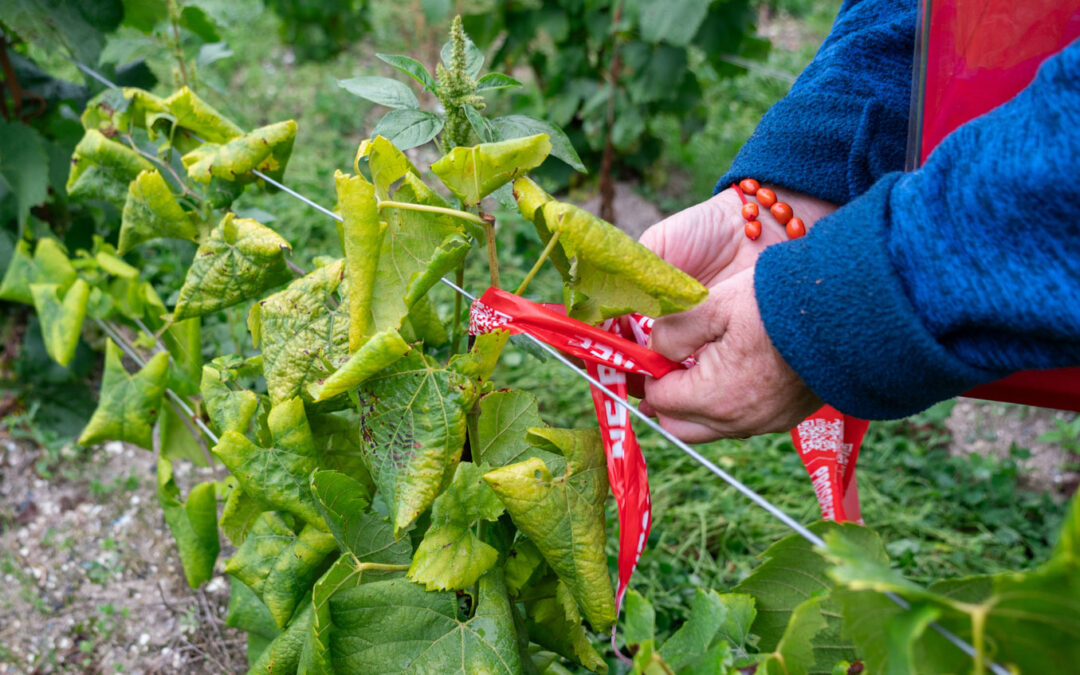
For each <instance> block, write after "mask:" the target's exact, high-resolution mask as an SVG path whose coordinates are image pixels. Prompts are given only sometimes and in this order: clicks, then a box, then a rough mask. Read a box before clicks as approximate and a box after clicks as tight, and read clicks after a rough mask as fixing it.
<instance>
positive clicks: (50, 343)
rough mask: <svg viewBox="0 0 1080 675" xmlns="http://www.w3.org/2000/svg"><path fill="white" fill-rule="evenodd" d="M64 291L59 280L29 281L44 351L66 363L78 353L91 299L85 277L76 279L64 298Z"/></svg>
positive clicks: (60, 362) (62, 363) (58, 360)
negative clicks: (38, 282)
mask: <svg viewBox="0 0 1080 675" xmlns="http://www.w3.org/2000/svg"><path fill="white" fill-rule="evenodd" d="M61 293H62V291H61V288H60V286H59V285H57V284H30V294H31V296H33V298H34V309H35V310H36V311H37V315H38V319H39V320H40V321H41V333H42V337H43V338H44V339H45V351H47V352H48V353H49V356H51V357H52V359H53V361H56V362H57V363H59V364H60V365H62V366H67V364H69V363H71V359H72V357H74V356H75V348H76V347H78V346H79V335H80V334H81V333H82V325H83V319H85V318H86V306H87V303H88V302H89V300H90V286H89V285H88V284H87V283H86V282H85V281H83V280H82V279H76V280H75V283H73V284H72V285H71V288H69V289H67V292H66V293H63V297H62V298H61Z"/></svg>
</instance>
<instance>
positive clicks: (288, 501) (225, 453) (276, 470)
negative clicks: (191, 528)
mask: <svg viewBox="0 0 1080 675" xmlns="http://www.w3.org/2000/svg"><path fill="white" fill-rule="evenodd" d="M267 424H268V425H269V427H270V434H271V436H272V437H273V444H272V445H271V446H270V447H267V448H261V447H259V446H257V445H255V444H254V443H252V442H251V441H250V440H248V439H247V437H245V436H243V435H241V434H239V433H237V432H235V431H226V432H225V433H223V434H222V435H221V440H220V441H219V442H218V444H217V445H216V446H214V454H215V455H217V456H218V457H220V458H221V461H222V462H224V463H225V466H226V467H228V469H229V471H230V472H231V473H232V474H233V476H235V477H236V479H237V480H238V481H240V485H242V486H243V488H244V492H245V493H249V494H250V495H251V496H252V497H255V498H257V499H259V500H261V501H263V502H266V503H267V504H269V505H270V506H272V507H274V508H276V509H281V510H282V511H288V512H290V513H292V514H294V515H296V516H298V517H300V518H302V519H303V520H305V521H306V522H308V523H311V524H312V525H315V526H316V527H324V524H323V519H322V516H321V515H320V514H319V511H318V510H317V509H316V508H315V500H314V498H313V497H312V496H311V489H310V487H309V486H308V476H309V475H311V472H312V471H314V470H315V469H316V468H317V466H318V460H319V453H318V451H317V449H316V447H315V442H314V440H313V438H312V435H311V427H310V426H309V425H308V421H307V415H306V414H305V413H304V403H303V401H301V400H300V399H299V398H293V399H289V400H287V401H283V402H282V403H279V404H277V405H275V406H274V407H273V408H271V409H270V415H269V416H268V417H267Z"/></svg>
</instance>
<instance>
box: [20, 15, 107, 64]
mask: <svg viewBox="0 0 1080 675" xmlns="http://www.w3.org/2000/svg"><path fill="white" fill-rule="evenodd" d="M122 18H123V7H122V6H121V5H120V3H119V2H115V1H113V0H106V1H104V2H80V3H68V2H62V1H61V0H17V1H16V2H6V3H4V24H5V27H6V28H5V30H6V29H7V28H10V29H11V30H13V31H14V32H15V33H16V34H18V35H19V36H21V37H22V39H23V40H25V41H27V42H30V43H32V44H34V45H38V46H40V47H41V48H42V49H44V50H45V51H47V52H49V53H62V52H63V51H70V53H71V54H72V55H73V56H74V57H75V58H76V59H78V60H79V61H82V62H84V63H90V64H94V63H97V59H98V54H99V53H100V52H101V47H102V45H103V44H104V42H105V33H108V32H111V31H113V30H115V29H116V27H117V26H118V25H119V23H120V20H121V19H122Z"/></svg>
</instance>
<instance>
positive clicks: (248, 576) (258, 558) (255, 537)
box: [225, 511, 296, 598]
mask: <svg viewBox="0 0 1080 675" xmlns="http://www.w3.org/2000/svg"><path fill="white" fill-rule="evenodd" d="M295 540H296V533H295V532H293V530H292V528H291V527H289V523H288V521H286V520H285V517H284V514H281V513H278V512H276V511H266V512H264V513H262V514H261V515H260V516H259V517H258V518H257V519H256V520H255V525H254V526H253V527H252V528H251V531H250V532H249V533H248V536H247V538H246V539H244V543H243V544H241V545H240V547H239V548H238V549H237V550H236V553H235V554H233V556H232V557H231V558H229V559H228V560H227V561H226V562H225V572H226V573H228V574H231V575H232V576H234V577H236V578H237V579H238V580H240V581H241V582H243V583H244V584H245V585H247V586H248V588H250V589H251V590H252V591H253V592H254V593H255V595H256V596H258V597H260V598H261V597H262V594H263V590H264V587H265V585H266V577H267V576H268V575H269V574H270V570H271V569H272V568H273V566H274V562H275V561H276V560H277V559H278V557H279V556H280V555H281V554H282V552H284V551H285V550H287V549H288V548H289V546H290V545H291V544H292V542H293V541H295Z"/></svg>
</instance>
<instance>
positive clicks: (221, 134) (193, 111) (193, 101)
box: [146, 87, 244, 149]
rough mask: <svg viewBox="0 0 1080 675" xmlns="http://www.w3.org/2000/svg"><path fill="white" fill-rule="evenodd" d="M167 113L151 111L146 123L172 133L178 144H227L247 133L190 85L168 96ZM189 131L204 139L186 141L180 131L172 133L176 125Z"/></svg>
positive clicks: (163, 132)
mask: <svg viewBox="0 0 1080 675" xmlns="http://www.w3.org/2000/svg"><path fill="white" fill-rule="evenodd" d="M165 106H166V108H168V111H169V113H168V115H163V114H160V113H158V114H154V113H150V114H148V115H147V116H146V122H147V126H149V127H150V128H152V129H153V130H154V131H156V132H159V133H162V134H163V135H165V136H167V137H168V136H170V134H171V136H172V138H173V142H174V143H177V145H178V146H182V147H187V148H189V149H190V147H197V146H198V145H201V144H202V143H227V142H229V141H231V140H232V139H234V138H236V137H237V136H242V135H244V130H243V129H241V128H240V127H239V126H237V125H236V123H235V122H233V121H232V120H230V119H228V118H226V117H225V116H224V115H222V114H221V113H219V112H218V111H217V110H215V109H214V107H213V106H211V105H210V104H209V103H207V102H206V101H204V100H202V99H201V98H199V97H198V96H197V95H196V94H195V92H193V91H191V90H190V89H188V88H187V87H183V88H181V89H180V90H179V91H177V92H176V93H174V94H173V95H172V96H170V97H169V98H167V99H165ZM174 125H175V126H177V127H179V128H180V129H184V130H187V131H189V132H191V133H193V134H195V135H197V136H199V137H200V138H201V139H202V140H199V141H192V142H191V143H188V144H184V143H182V142H179V139H178V138H177V137H178V136H179V134H177V133H176V132H171V131H170V130H171V128H172V127H173V126H174Z"/></svg>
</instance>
